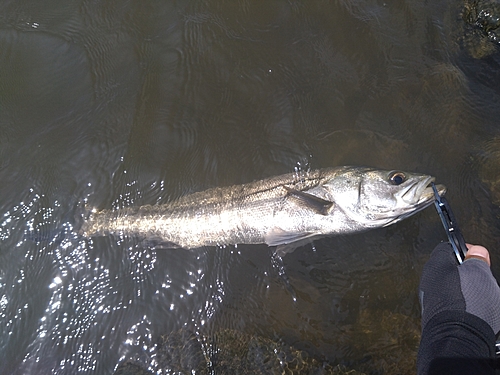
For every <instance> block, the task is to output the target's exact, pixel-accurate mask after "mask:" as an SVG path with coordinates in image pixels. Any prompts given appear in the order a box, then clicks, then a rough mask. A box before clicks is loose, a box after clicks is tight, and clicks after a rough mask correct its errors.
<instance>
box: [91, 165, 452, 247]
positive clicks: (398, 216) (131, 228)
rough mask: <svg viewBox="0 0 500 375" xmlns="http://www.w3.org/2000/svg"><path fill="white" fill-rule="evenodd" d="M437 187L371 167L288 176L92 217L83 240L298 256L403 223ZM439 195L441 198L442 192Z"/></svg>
mask: <svg viewBox="0 0 500 375" xmlns="http://www.w3.org/2000/svg"><path fill="white" fill-rule="evenodd" d="M432 181H434V178H433V177H431V176H428V175H421V174H413V173H408V172H401V171H386V170H378V169H375V168H368V167H349V166H348V167H337V168H325V169H320V170H315V171H310V172H308V173H307V174H305V175H304V176H299V175H297V174H296V173H289V174H285V175H281V176H276V177H270V178H267V179H264V180H260V181H255V182H250V183H247V184H243V185H234V186H228V187H217V188H213V189H209V190H206V191H202V192H197V193H193V194H189V195H186V196H184V197H181V198H179V199H178V200H176V201H173V202H170V203H166V204H162V205H146V206H141V207H127V208H124V209H120V210H102V211H100V212H94V213H92V214H91V215H90V216H89V218H88V219H87V220H86V221H85V223H84V225H83V227H82V233H83V234H84V235H86V236H89V237H90V236H101V235H109V234H111V235H113V234H115V235H116V234H118V235H123V236H139V237H143V238H149V239H155V240H158V241H159V242H163V243H165V244H168V246H171V247H182V248H187V249H190V248H197V247H201V246H214V245H229V244H258V243H267V244H268V245H270V246H278V250H280V248H281V250H280V251H279V252H280V253H281V254H284V253H286V252H288V251H291V250H290V249H293V246H288V245H289V244H294V243H295V244H299V243H301V242H302V241H304V240H310V239H313V238H317V237H321V236H325V235H331V234H339V233H351V232H358V231H362V230H366V229H370V228H376V227H383V226H386V225H389V224H392V223H395V222H397V221H400V220H402V219H404V218H406V217H408V216H410V215H412V214H414V213H416V212H418V211H420V210H421V209H423V208H425V207H427V206H428V205H430V204H432V202H433V197H434V195H433V191H432V188H431V187H430V186H429V184H430V183H431V182H432ZM437 188H438V190H439V193H440V194H444V192H445V187H444V186H442V185H438V186H437Z"/></svg>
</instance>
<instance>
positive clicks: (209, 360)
mask: <svg viewBox="0 0 500 375" xmlns="http://www.w3.org/2000/svg"><path fill="white" fill-rule="evenodd" d="M157 363H158V366H157V367H158V370H160V371H162V373H166V374H197V375H205V374H207V375H208V374H238V375H247V374H248V375H250V374H263V375H265V374H269V375H271V374H311V375H316V374H317V375H320V374H325V375H327V374H330V375H363V373H361V372H357V371H356V370H352V369H351V370H349V369H347V368H346V367H345V366H343V365H340V364H338V365H335V366H334V365H331V364H329V363H328V362H327V361H324V360H321V359H317V358H313V357H312V356H310V355H309V354H307V353H306V352H305V351H302V350H298V349H295V348H293V347H289V346H287V345H285V344H283V343H281V342H279V341H273V340H270V339H267V338H264V337H260V336H256V335H249V334H245V333H241V332H238V331H235V330H231V329H223V330H220V331H218V332H217V333H215V334H213V335H210V336H201V337H199V336H197V335H196V334H194V333H192V332H190V331H188V330H184V329H181V330H179V331H176V332H172V333H171V334H169V335H165V336H162V337H161V339H160V342H159V344H158V354H157ZM145 374H150V372H149V371H147V370H145V369H143V368H142V367H141V366H140V365H138V364H135V363H132V362H125V363H123V364H122V365H120V366H119V367H118V369H117V370H116V372H115V374H114V375H145Z"/></svg>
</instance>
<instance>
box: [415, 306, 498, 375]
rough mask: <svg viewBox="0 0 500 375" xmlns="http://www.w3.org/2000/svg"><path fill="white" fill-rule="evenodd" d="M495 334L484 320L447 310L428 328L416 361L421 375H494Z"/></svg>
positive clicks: (424, 332) (436, 316) (433, 318)
mask: <svg viewBox="0 0 500 375" xmlns="http://www.w3.org/2000/svg"><path fill="white" fill-rule="evenodd" d="M496 365H497V363H496V360H495V334H494V333H493V330H492V329H491V327H490V326H489V325H488V324H487V323H486V322H485V321H484V320H482V319H480V318H478V317H477V316H475V315H472V314H469V313H467V312H465V311H456V310H451V311H450V310H447V311H443V312H441V313H438V314H436V315H435V316H434V317H432V319H431V320H429V322H428V323H427V324H426V325H425V327H424V329H423V331H422V339H421V342H420V348H419V352H418V358H417V372H418V375H435V374H436V375H438V374H439V375H446V374H450V375H451V374H453V375H461V374H467V375H471V374H472V375H473V374H478V375H479V374H481V375H489V374H492V375H494V374H495V368H496Z"/></svg>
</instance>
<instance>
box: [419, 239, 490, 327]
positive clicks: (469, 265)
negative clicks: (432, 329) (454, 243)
mask: <svg viewBox="0 0 500 375" xmlns="http://www.w3.org/2000/svg"><path fill="white" fill-rule="evenodd" d="M467 248H468V252H467V255H466V257H465V260H464V262H463V263H462V264H461V265H458V264H457V261H456V258H455V255H454V253H453V250H452V248H451V245H450V244H449V243H441V244H439V245H438V246H436V248H435V249H434V251H433V252H432V254H431V258H430V259H429V261H428V262H427V264H426V265H425V267H424V271H423V273H422V278H421V281H420V288H419V297H420V305H421V306H422V327H425V325H426V324H427V323H428V322H429V320H430V319H432V318H433V317H434V316H435V315H437V314H439V313H440V312H443V311H449V310H455V311H465V312H467V313H470V314H473V315H475V316H477V317H479V318H481V319H482V320H484V321H485V322H486V323H488V325H489V326H490V327H491V328H492V330H493V332H494V333H495V335H496V334H497V333H498V332H499V331H500V287H499V286H498V284H497V281H496V280H495V278H494V277H493V274H492V273H491V270H490V264H491V263H490V257H489V252H488V250H487V249H486V248H484V247H483V246H478V245H470V244H467Z"/></svg>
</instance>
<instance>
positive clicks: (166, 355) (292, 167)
mask: <svg viewBox="0 0 500 375" xmlns="http://www.w3.org/2000/svg"><path fill="white" fill-rule="evenodd" d="M462 7H463V3H462V2H461V1H458V0H457V1H453V2H444V1H437V2H433V3H432V4H430V3H428V2H422V1H403V2H394V1H386V2H383V3H380V2H374V1H370V0H366V1H365V0H360V1H341V2H328V1H309V2H307V4H305V3H301V2H295V1H289V2H281V1H274V0H273V1H266V2H245V1H240V2H229V3H223V2H218V1H213V2H210V1H205V2H196V3H189V2H182V1H180V2H175V3H168V2H167V3H162V4H159V3H158V2H154V1H151V2H150V1H143V0H141V1H132V0H130V1H124V2H120V3H116V4H114V3H109V2H108V3H95V2H93V1H87V0H75V1H64V2H61V1H58V0H46V1H41V2H38V3H36V4H35V3H33V4H25V3H21V2H4V3H2V4H0V76H1V77H2V80H0V108H1V111H0V175H1V177H2V184H0V331H1V332H4V333H5V334H3V335H2V336H1V337H0V357H1V358H7V359H8V360H7V361H5V360H2V361H0V373H2V374H4V373H5V374H27V373H41V374H45V373H54V374H74V373H82V374H84V373H85V374H94V373H99V374H102V373H109V374H111V373H113V371H114V370H116V368H117V367H118V366H119V365H120V363H122V362H125V361H132V363H134V364H138V365H140V366H142V367H143V368H148V369H149V370H150V371H152V372H156V373H172V372H174V364H175V363H176V362H175V359H176V358H177V359H179V358H180V359H183V358H184V357H183V355H184V354H185V353H187V354H186V356H187V357H189V359H190V360H191V362H190V364H191V365H193V366H195V365H197V364H199V363H202V367H203V366H204V367H203V368H204V371H205V372H206V371H207V369H213V366H216V365H215V364H216V363H218V365H219V366H222V365H223V364H224V363H232V365H237V364H239V365H240V366H242V363H237V362H235V361H233V362H231V361H229V359H228V358H227V357H224V354H225V353H227V354H230V355H232V357H233V359H236V358H238V355H236V354H235V353H236V352H235V351H234V350H236V348H238V350H243V349H242V348H247V349H248V348H252V350H254V351H253V352H252V353H254V354H255V353H260V354H262V356H261V358H267V357H265V355H264V354H266V353H267V352H266V350H267V349H269V350H267V351H270V352H272V353H275V354H276V353H278V354H279V355H278V354H277V355H276V357H274V360H276V361H278V362H279V363H280V364H279V366H281V367H280V368H284V366H285V363H286V362H287V361H289V362H290V363H295V362H294V361H298V358H302V359H303V361H302V362H300V361H299V362H300V363H302V365H303V366H310V368H316V369H317V368H322V369H325V368H326V367H325V366H326V364H328V365H331V366H332V367H334V366H337V365H338V366H345V369H346V370H351V369H352V370H356V371H360V372H365V373H367V372H384V373H401V372H405V371H406V372H412V370H411V369H413V368H414V361H415V355H416V353H415V352H416V347H417V345H418V335H419V306H418V301H417V298H416V287H417V285H418V278H419V274H420V271H421V268H422V266H423V264H424V263H425V261H426V259H427V257H428V254H429V253H430V250H431V249H432V247H433V246H434V245H435V243H437V242H439V241H440V240H442V239H443V232H442V228H441V227H440V223H439V219H438V217H437V215H436V214H435V213H434V212H433V211H432V210H426V211H424V212H422V213H420V214H419V215H417V216H415V217H412V218H410V219H408V220H405V221H403V222H401V223H399V224H397V225H395V226H393V227H389V228H384V229H379V230H375V231H372V232H368V233H365V234H360V235H356V236H346V237H332V238H327V239H322V240H319V241H316V242H315V243H314V244H313V245H310V246H304V247H303V248H300V249H298V250H296V251H295V252H294V253H292V254H289V255H287V256H286V257H285V258H284V260H283V263H280V262H275V261H273V259H272V258H271V253H270V250H269V249H268V248H267V247H266V246H242V245H240V246H237V247H232V246H228V247H226V248H203V249H198V250H194V251H183V250H164V249H158V248H154V244H152V243H148V242H145V241H143V240H142V239H139V238H120V237H113V238H111V237H103V238H92V239H84V238H82V237H81V236H80V235H79V234H78V230H79V225H80V224H81V216H82V215H84V214H85V211H86V210H87V209H91V208H94V207H95V208H97V209H100V208H115V209H119V208H122V207H126V206H130V205H142V204H156V203H166V202H169V201H171V200H173V199H175V198H177V197H179V196H181V195H184V194H188V193H191V192H194V191H199V190H202V189H205V188H209V187H213V186H222V185H230V184H240V183H244V182H248V181H252V180H256V179H261V178H264V177H268V176H270V175H275V174H281V173H288V172H292V171H295V172H296V173H298V174H300V173H302V172H303V171H304V170H307V169H308V168H320V167H327V166H334V165H342V164H351V165H366V164H368V165H373V166H377V167H380V168H389V169H393V168H400V169H404V170H415V171H420V172H425V173H430V174H433V175H435V176H436V177H437V180H438V182H443V183H445V184H446V185H447V186H448V187H449V192H448V196H449V200H450V202H451V203H452V204H453V207H454V210H455V211H456V214H457V216H458V217H459V218H460V219H461V220H460V223H461V224H462V225H463V228H464V233H465V235H466V238H467V240H469V241H470V242H479V243H482V244H484V245H486V246H488V247H490V248H494V247H495V246H496V245H497V243H498V239H499V238H500V234H499V233H500V232H499V229H500V227H499V226H498V223H497V217H498V215H499V213H498V202H499V201H500V198H499V197H498V177H497V175H498V173H497V172H498V170H499V167H498V160H497V159H498V157H497V156H498V153H499V151H498V142H497V141H496V140H497V139H498V124H497V120H498V118H500V113H499V112H500V108H499V107H498V102H499V98H498V95H499V92H498V87H497V86H495V84H494V82H498V74H499V73H498V72H499V71H500V70H498V69H497V68H498V65H499V54H498V46H497V45H494V47H491V46H490V45H488V44H485V41H484V40H481V39H480V38H481V35H479V34H478V33H475V32H473V31H472V28H471V27H469V26H470V25H469V26H467V25H465V24H464V23H463V22H462V20H461V18H460V12H461V9H462ZM478 38H479V39H478ZM486 42H487V41H486ZM499 254H500V253H498V252H495V251H493V252H492V259H493V263H494V265H495V264H497V265H498V264H500V255H499ZM494 267H495V268H494V270H493V271H494V273H498V272H499V271H498V270H499V269H500V268H498V266H494ZM192 337H194V338H195V339H196V340H195V341H196V342H197V343H198V344H193V343H191V344H190V341H189V340H190V338H192ZM228 344H232V345H228ZM252 345H253V346H252ZM182 348H183V350H186V351H185V352H183V351H182ZM238 353H240V357H242V356H243V354H241V352H238ZM245 353H246V354H248V353H249V352H248V351H247V352H245ZM268 354H269V353H268ZM306 354H307V355H309V356H311V358H309V359H307V360H306V359H304V358H306V357H307V356H306ZM257 357H258V356H257V355H256V357H255V358H257ZM255 358H254V359H255ZM284 358H285V359H287V360H284ZM393 358H395V359H396V360H393ZM184 359H185V358H184ZM255 360H256V359H255ZM197 361H198V362H197ZM199 361H201V362H199ZM280 361H281V362H280ZM179 363H182V360H179ZM269 363H274V362H273V361H272V360H269ZM247 365H250V364H248V363H247ZM253 365H255V366H257V365H258V363H253ZM211 366H212V367H211ZM193 368H197V369H198V370H199V368H198V367H196V366H195V367H193ZM169 369H170V370H169ZM330 369H331V368H330ZM181 370H183V371H187V370H186V369H185V368H183V369H178V371H179V372H180V371H181ZM198 372H199V373H204V372H203V371H202V370H199V371H198ZM292 372H293V371H292ZM332 372H333V371H332Z"/></svg>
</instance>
